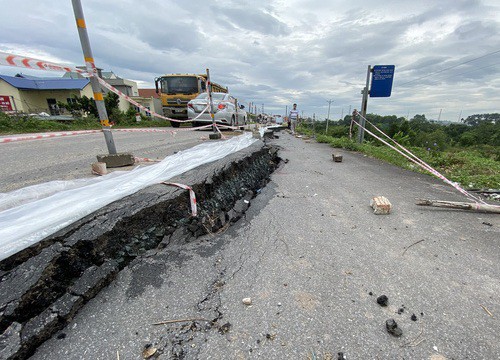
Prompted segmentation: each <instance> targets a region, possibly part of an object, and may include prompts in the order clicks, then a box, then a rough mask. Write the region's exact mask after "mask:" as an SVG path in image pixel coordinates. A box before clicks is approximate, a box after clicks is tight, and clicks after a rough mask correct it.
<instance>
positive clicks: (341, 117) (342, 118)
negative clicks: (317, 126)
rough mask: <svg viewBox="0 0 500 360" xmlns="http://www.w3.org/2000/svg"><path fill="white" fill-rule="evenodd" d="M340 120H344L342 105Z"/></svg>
mask: <svg viewBox="0 0 500 360" xmlns="http://www.w3.org/2000/svg"><path fill="white" fill-rule="evenodd" d="M340 120H344V107H342V115H340Z"/></svg>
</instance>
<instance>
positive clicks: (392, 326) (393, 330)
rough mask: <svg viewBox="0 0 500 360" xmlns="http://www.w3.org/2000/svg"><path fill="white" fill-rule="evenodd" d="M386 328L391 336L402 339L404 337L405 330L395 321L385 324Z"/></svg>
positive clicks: (388, 321)
mask: <svg viewBox="0 0 500 360" xmlns="http://www.w3.org/2000/svg"><path fill="white" fill-rule="evenodd" d="M385 327H386V328H387V331H388V332H389V334H391V335H393V336H396V337H400V336H401V335H403V330H401V328H400V327H399V326H398V323H397V322H396V320H394V319H389V320H387V321H386V322H385Z"/></svg>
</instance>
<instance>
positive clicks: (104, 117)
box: [71, 0, 116, 154]
mask: <svg viewBox="0 0 500 360" xmlns="http://www.w3.org/2000/svg"><path fill="white" fill-rule="evenodd" d="M71 1H72V4H73V11H74V13H75V19H76V27H77V29H78V35H79V36H80V43H81V45H82V51H83V57H84V59H85V66H86V67H87V72H88V73H90V74H91V75H92V76H91V77H90V84H91V86H92V91H93V92H94V100H95V104H96V107H97V112H98V114H99V120H100V121H101V125H102V130H103V133H104V139H105V140H106V145H107V147H108V152H109V153H110V154H116V147H115V142H114V141H113V134H112V133H111V127H110V126H109V119H108V114H107V112H106V106H105V104H104V97H103V94H102V90H101V86H100V85H99V80H98V79H97V76H98V73H97V69H96V66H95V62H94V57H93V55H92V49H91V47H90V40H89V35H88V33H87V26H86V25H85V18H84V16H83V9H82V4H81V2H80V0H71Z"/></svg>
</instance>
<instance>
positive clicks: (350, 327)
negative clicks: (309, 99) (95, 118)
mask: <svg viewBox="0 0 500 360" xmlns="http://www.w3.org/2000/svg"><path fill="white" fill-rule="evenodd" d="M274 142H275V143H276V144H278V145H280V146H281V147H282V150H281V152H280V154H281V157H282V158H283V159H288V160H289V161H288V162H287V163H286V164H285V163H284V164H283V165H282V166H281V167H280V168H279V169H278V170H277V171H276V172H275V173H274V174H273V175H272V178H271V179H272V181H271V183H269V184H268V186H266V187H265V188H263V189H262V190H261V192H260V194H259V195H258V196H257V197H256V198H254V199H253V200H252V202H251V206H250V208H249V210H248V212H247V214H246V217H245V218H242V219H241V220H240V221H239V222H237V223H236V224H234V225H233V226H231V227H230V228H229V229H227V231H226V232H223V233H220V234H212V235H208V236H205V237H202V238H198V239H196V240H194V241H191V242H187V243H182V242H180V243H178V244H174V245H172V246H169V247H167V248H166V249H164V250H162V251H159V252H157V253H156V254H154V253H151V254H149V256H146V257H143V258H142V259H139V260H137V259H136V261H134V263H133V264H131V265H130V266H129V267H127V268H125V269H124V270H123V271H122V272H121V273H120V274H119V276H118V278H117V280H116V281H115V282H114V283H113V284H112V285H111V286H110V287H108V288H107V289H105V290H103V291H101V292H100V293H99V294H98V295H97V296H96V297H95V298H94V299H93V300H91V301H90V302H89V303H88V304H87V305H86V306H85V307H84V308H83V309H82V310H81V311H80V312H79V314H78V315H77V316H76V318H75V319H74V320H73V322H72V323H70V324H69V325H68V327H67V328H66V329H64V330H63V331H62V332H60V333H58V334H57V335H55V336H54V337H53V338H52V339H50V340H49V341H47V342H46V343H45V344H43V345H42V346H41V347H40V348H39V349H38V351H37V352H36V354H35V355H34V356H33V357H32V358H33V359H117V358H118V356H119V358H120V359H141V358H143V357H142V352H143V349H144V348H145V347H148V346H149V351H151V352H154V349H157V351H156V354H155V356H158V358H159V359H170V358H185V359H308V358H309V359H337V358H342V357H340V356H344V357H345V358H346V359H349V360H350V359H432V360H438V359H498V358H500V342H499V335H498V334H499V333H500V332H499V330H500V326H499V320H498V318H499V317H500V301H499V294H500V282H499V281H498V280H499V278H500V266H499V265H498V264H499V263H500V262H499V260H500V247H499V242H500V231H499V227H500V219H499V217H498V215H494V214H478V213H469V212H465V211H455V210H442V209H436V208H423V207H418V206H416V205H415V198H434V199H440V200H463V199H462V198H461V197H460V196H459V195H457V194H456V192H455V191H454V190H453V189H451V188H449V187H447V186H445V185H443V184H442V183H441V182H440V181H438V180H435V179H433V178H431V177H429V176H426V175H421V174H417V173H412V172H409V171H406V170H403V169H400V168H397V167H394V166H391V165H388V164H385V163H382V162H380V161H378V160H375V159H371V158H368V157H365V156H363V155H361V154H357V153H351V152H343V151H340V150H335V152H342V154H343V162H342V163H334V162H333V161H332V156H331V155H332V152H333V151H334V150H333V149H332V148H330V147H328V146H327V145H325V144H317V143H314V142H305V141H304V140H301V139H297V138H293V137H292V136H291V135H288V134H283V133H282V134H281V136H280V139H278V140H274ZM377 195H383V196H386V197H387V198H388V199H389V200H390V201H391V202H392V204H393V207H394V208H393V212H392V213H391V214H390V215H374V214H373V212H372V209H371V208H370V207H369V202H370V199H371V198H372V197H373V196H377ZM382 294H384V295H386V296H387V297H388V299H389V300H388V306H387V307H382V306H380V305H378V304H377V301H376V299H377V297H378V296H380V295H382ZM247 297H250V298H251V299H252V305H250V306H247V305H244V304H243V303H242V299H243V298H247ZM398 312H399V313H398ZM412 315H414V317H413V318H414V319H415V320H416V321H413V320H412V319H411V318H412ZM391 318H392V319H394V320H396V321H397V323H398V324H399V326H400V328H401V329H402V331H403V335H402V337H399V338H397V337H394V336H392V335H390V334H389V333H388V332H387V330H386V327H385V322H386V320H388V319H391ZM184 319H203V320H196V321H185V322H176V323H171V324H165V325H152V324H153V323H157V322H161V321H167V320H184ZM205 320H211V321H214V320H215V321H216V323H217V326H212V327H211V326H209V322H207V321H205ZM339 353H342V355H339Z"/></svg>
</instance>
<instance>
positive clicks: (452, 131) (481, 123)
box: [309, 113, 500, 151]
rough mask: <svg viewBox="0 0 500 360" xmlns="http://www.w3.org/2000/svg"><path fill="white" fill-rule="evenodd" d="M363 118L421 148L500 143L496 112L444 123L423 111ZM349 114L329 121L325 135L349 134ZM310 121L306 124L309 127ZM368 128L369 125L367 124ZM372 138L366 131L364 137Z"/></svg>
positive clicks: (499, 116)
mask: <svg viewBox="0 0 500 360" xmlns="http://www.w3.org/2000/svg"><path fill="white" fill-rule="evenodd" d="M366 118H367V119H368V120H369V121H370V122H372V123H373V124H375V125H376V126H377V127H379V128H380V129H381V130H382V131H384V132H385V133H386V134H387V135H389V136H390V137H392V138H393V139H395V140H396V141H398V142H399V143H401V144H402V145H410V146H418V147H424V148H427V149H428V150H434V151H439V150H445V149H446V148H449V147H453V146H462V147H469V146H477V145H479V146H481V145H484V146H494V147H497V146H500V114H499V113H493V114H475V115H470V116H468V117H467V118H466V119H462V121H461V122H457V123H451V124H448V125H443V124H439V123H436V122H432V121H429V120H428V119H427V118H426V117H425V115H424V114H417V115H415V116H414V117H413V118H411V119H410V120H407V119H406V118H404V117H397V116H395V115H389V116H382V115H377V114H368V115H367V116H366ZM350 124H351V116H350V115H347V116H345V117H344V119H342V120H339V121H333V122H330V125H329V128H328V134H326V135H329V136H333V137H344V136H348V135H349V126H350ZM310 126H311V124H309V127H310ZM314 126H315V130H316V132H319V133H323V134H324V133H325V130H326V121H323V122H316V123H315V125H314ZM367 128H368V129H369V128H370V126H369V125H367ZM365 138H366V139H367V140H368V141H370V140H373V138H371V136H370V135H369V134H366V137H365Z"/></svg>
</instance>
